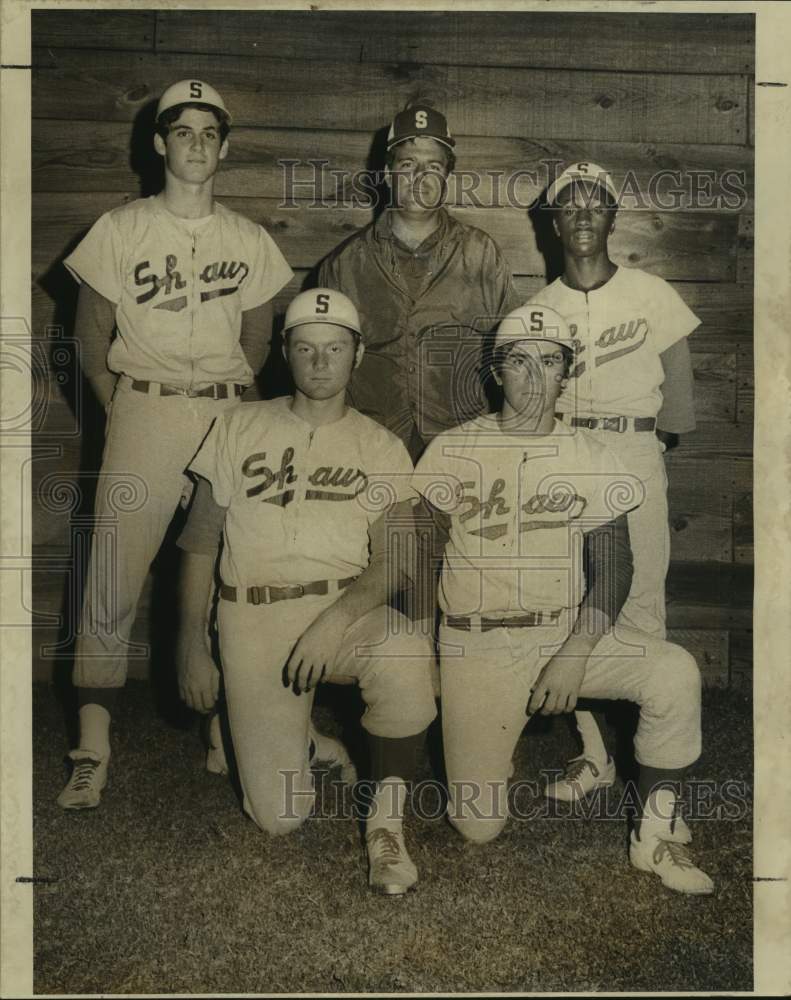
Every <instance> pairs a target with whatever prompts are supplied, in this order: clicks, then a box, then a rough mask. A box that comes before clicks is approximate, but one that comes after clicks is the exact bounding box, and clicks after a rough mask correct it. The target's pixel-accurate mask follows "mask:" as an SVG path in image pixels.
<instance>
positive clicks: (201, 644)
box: [176, 633, 220, 712]
mask: <svg viewBox="0 0 791 1000" xmlns="http://www.w3.org/2000/svg"><path fill="white" fill-rule="evenodd" d="M176 666H177V672H178V680H179V694H180V695H181V697H182V698H183V700H184V701H185V702H186V703H187V704H188V705H189V706H190V708H194V709H195V711H196V712H210V711H211V710H212V708H214V705H215V703H216V701H217V694H218V692H219V690H220V671H219V670H218V669H217V667H216V665H215V663H214V660H213V659H212V656H211V652H210V650H209V647H208V636H207V635H205V634H195V633H192V634H190V635H182V636H181V637H180V640H179V644H178V649H177V652H176Z"/></svg>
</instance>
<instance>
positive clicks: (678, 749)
mask: <svg viewBox="0 0 791 1000" xmlns="http://www.w3.org/2000/svg"><path fill="white" fill-rule="evenodd" d="M664 647H665V649H664V652H663V656H662V658H661V661H660V662H658V663H657V664H656V668H655V669H654V670H653V671H651V672H650V675H649V679H648V680H647V681H646V688H645V689H644V695H645V697H644V698H643V700H642V703H641V705H640V724H639V726H638V728H637V734H636V735H635V741H634V748H635V756H636V757H637V760H638V761H639V762H640V763H642V764H649V765H651V766H653V767H662V768H683V767H688V766H689V765H690V764H692V763H693V762H694V761H695V760H697V758H698V757H699V756H700V752H701V726H700V693H701V678H700V671H699V669H698V665H697V663H696V662H695V659H694V657H693V656H691V655H690V654H689V653H688V652H687V651H686V650H684V649H682V648H681V646H676V645H675V644H673V643H665V644H664Z"/></svg>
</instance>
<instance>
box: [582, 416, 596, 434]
mask: <svg viewBox="0 0 791 1000" xmlns="http://www.w3.org/2000/svg"><path fill="white" fill-rule="evenodd" d="M580 423H581V424H582V426H583V427H587V429H588V430H589V431H595V430H596V426H597V424H598V423H599V418H598V417H582V419H581V421H580Z"/></svg>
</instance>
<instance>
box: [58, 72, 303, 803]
mask: <svg viewBox="0 0 791 1000" xmlns="http://www.w3.org/2000/svg"><path fill="white" fill-rule="evenodd" d="M230 123H231V118H230V115H229V113H228V110H227V109H226V107H225V104H224V103H223V100H222V98H221V97H220V95H219V94H218V93H217V91H216V90H215V89H214V88H213V87H211V86H209V84H207V83H204V82H203V81H201V80H181V81H179V82H177V83H174V84H173V85H172V86H171V87H169V88H168V89H167V90H166V91H165V92H164V94H163V95H162V97H161V99H160V101H159V105H158V108H157V123H156V133H155V135H154V140H153V141H154V148H155V149H156V151H157V153H159V155H160V156H161V157H162V159H163V162H164V172H165V187H164V190H163V191H162V192H161V193H160V194H158V195H156V196H154V197H151V198H143V199H139V200H137V201H133V202H131V203H129V204H127V205H122V206H120V207H119V208H116V209H113V210H112V211H110V212H108V213H106V214H105V215H103V216H102V217H101V218H100V219H99V220H98V222H96V223H95V225H94V226H93V227H92V228H91V230H90V232H89V233H88V235H87V236H86V237H85V238H84V239H83V241H82V242H81V243H80V244H79V246H78V247H77V249H76V250H75V251H74V252H73V253H72V254H71V255H70V256H69V257H68V258H67V259H66V261H65V263H66V266H67V267H68V268H69V270H70V271H71V273H72V274H73V275H74V277H75V278H76V279H77V280H78V281H79V283H80V293H79V299H78V306H77V319H76V332H77V336H78V338H79V341H80V346H81V361H82V365H83V370H84V372H85V374H86V376H87V378H88V380H89V382H90V384H91V386H92V388H93V390H94V392H95V393H96V396H97V398H98V400H99V402H100V403H102V404H103V405H104V406H105V408H106V411H107V428H106V438H105V445H104V454H103V458H102V468H101V474H100V477H99V484H98V488H97V496H96V506H95V512H96V527H95V532H94V540H93V547H92V554H91V559H90V566H89V569H88V576H87V580H86V584H85V593H84V600H83V610H82V620H81V627H80V631H79V637H78V641H77V645H76V650H75V664H74V676H73V682H74V684H75V686H76V687H77V688H78V702H79V706H80V708H79V721H80V739H79V746H78V748H77V749H76V750H74V751H72V752H71V754H70V757H71V760H72V763H73V770H72V775H71V778H70V780H69V782H68V784H67V785H66V787H65V789H64V790H63V792H62V793H61V795H60V797H59V799H58V802H59V803H60V805H61V806H63V808H65V809H84V808H93V807H96V806H97V805H98V804H99V800H100V796H101V792H102V789H103V788H104V786H105V784H106V781H107V768H108V762H109V759H110V721H111V715H112V712H113V709H114V705H115V703H116V696H117V693H118V689H119V688H121V687H122V686H123V685H124V683H125V680H126V672H127V663H126V652H127V646H128V644H129V633H130V630H131V627H132V624H133V622H134V619H135V614H136V610H137V604H138V600H139V597H140V592H141V589H142V587H143V583H144V580H145V577H146V574H147V573H148V570H149V567H150V565H151V562H152V560H153V558H154V556H155V555H156V553H157V550H158V549H159V547H160V545H161V543H162V540H163V538H164V536H165V532H166V529H167V527H168V524H169V522H170V520H171V518H172V516H173V513H174V511H175V510H176V508H177V507H178V505H179V500H180V498H181V496H182V493H183V491H184V489H185V487H187V486H189V481H188V480H187V479H186V477H185V475H184V471H185V469H186V467H187V465H188V463H189V461H190V459H191V458H192V457H193V455H194V454H195V450H196V449H197V447H198V446H199V444H200V442H201V441H202V439H203V437H204V436H205V434H206V432H207V431H208V429H209V427H210V425H211V424H212V422H213V420H214V419H215V417H216V416H217V415H218V413H220V412H222V411H223V410H225V409H227V408H232V407H235V406H236V404H237V402H238V400H239V396H240V395H241V394H242V392H243V391H244V390H245V388H246V387H247V386H249V385H250V384H251V383H252V382H253V378H254V375H255V373H256V372H257V371H258V370H259V368H260V367H261V365H262V364H263V361H264V357H265V355H266V351H267V349H268V345H269V339H270V336H271V321H272V311H271V306H270V304H269V303H270V301H271V299H272V297H273V296H274V295H275V294H276V293H277V292H278V291H279V290H280V289H281V288H282V287H283V285H285V284H286V283H287V282H288V281H289V279H290V278H291V277H292V272H291V269H290V268H289V266H288V264H287V263H286V261H285V260H284V258H283V256H282V254H281V253H280V251H279V250H278V248H277V246H276V245H275V243H274V242H273V240H272V239H271V237H270V236H269V235H268V234H267V233H266V232H265V231H264V230H263V229H262V228H261V226H259V225H256V224H255V223H253V222H251V221H249V220H248V219H246V218H244V217H243V216H241V215H239V214H237V213H236V212H233V211H230V210H229V209H227V208H225V207H223V206H222V205H220V204H218V203H217V202H215V201H214V200H213V188H214V177H215V174H216V172H217V168H218V166H219V164H220V161H221V160H223V159H224V158H225V156H226V155H227V153H228V131H229V128H230Z"/></svg>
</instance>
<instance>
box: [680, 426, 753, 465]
mask: <svg viewBox="0 0 791 1000" xmlns="http://www.w3.org/2000/svg"><path fill="white" fill-rule="evenodd" d="M752 447H753V433H752V426H748V425H747V424H730V423H722V422H719V421H716V420H700V421H698V425H697V427H696V428H695V430H694V431H690V433H689V434H682V435H681V440H680V443H679V445H678V448H677V449H676V450H675V452H674V454H676V455H678V456H679V457H681V456H684V457H686V458H719V459H725V458H741V457H744V456H745V455H750V454H752Z"/></svg>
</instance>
